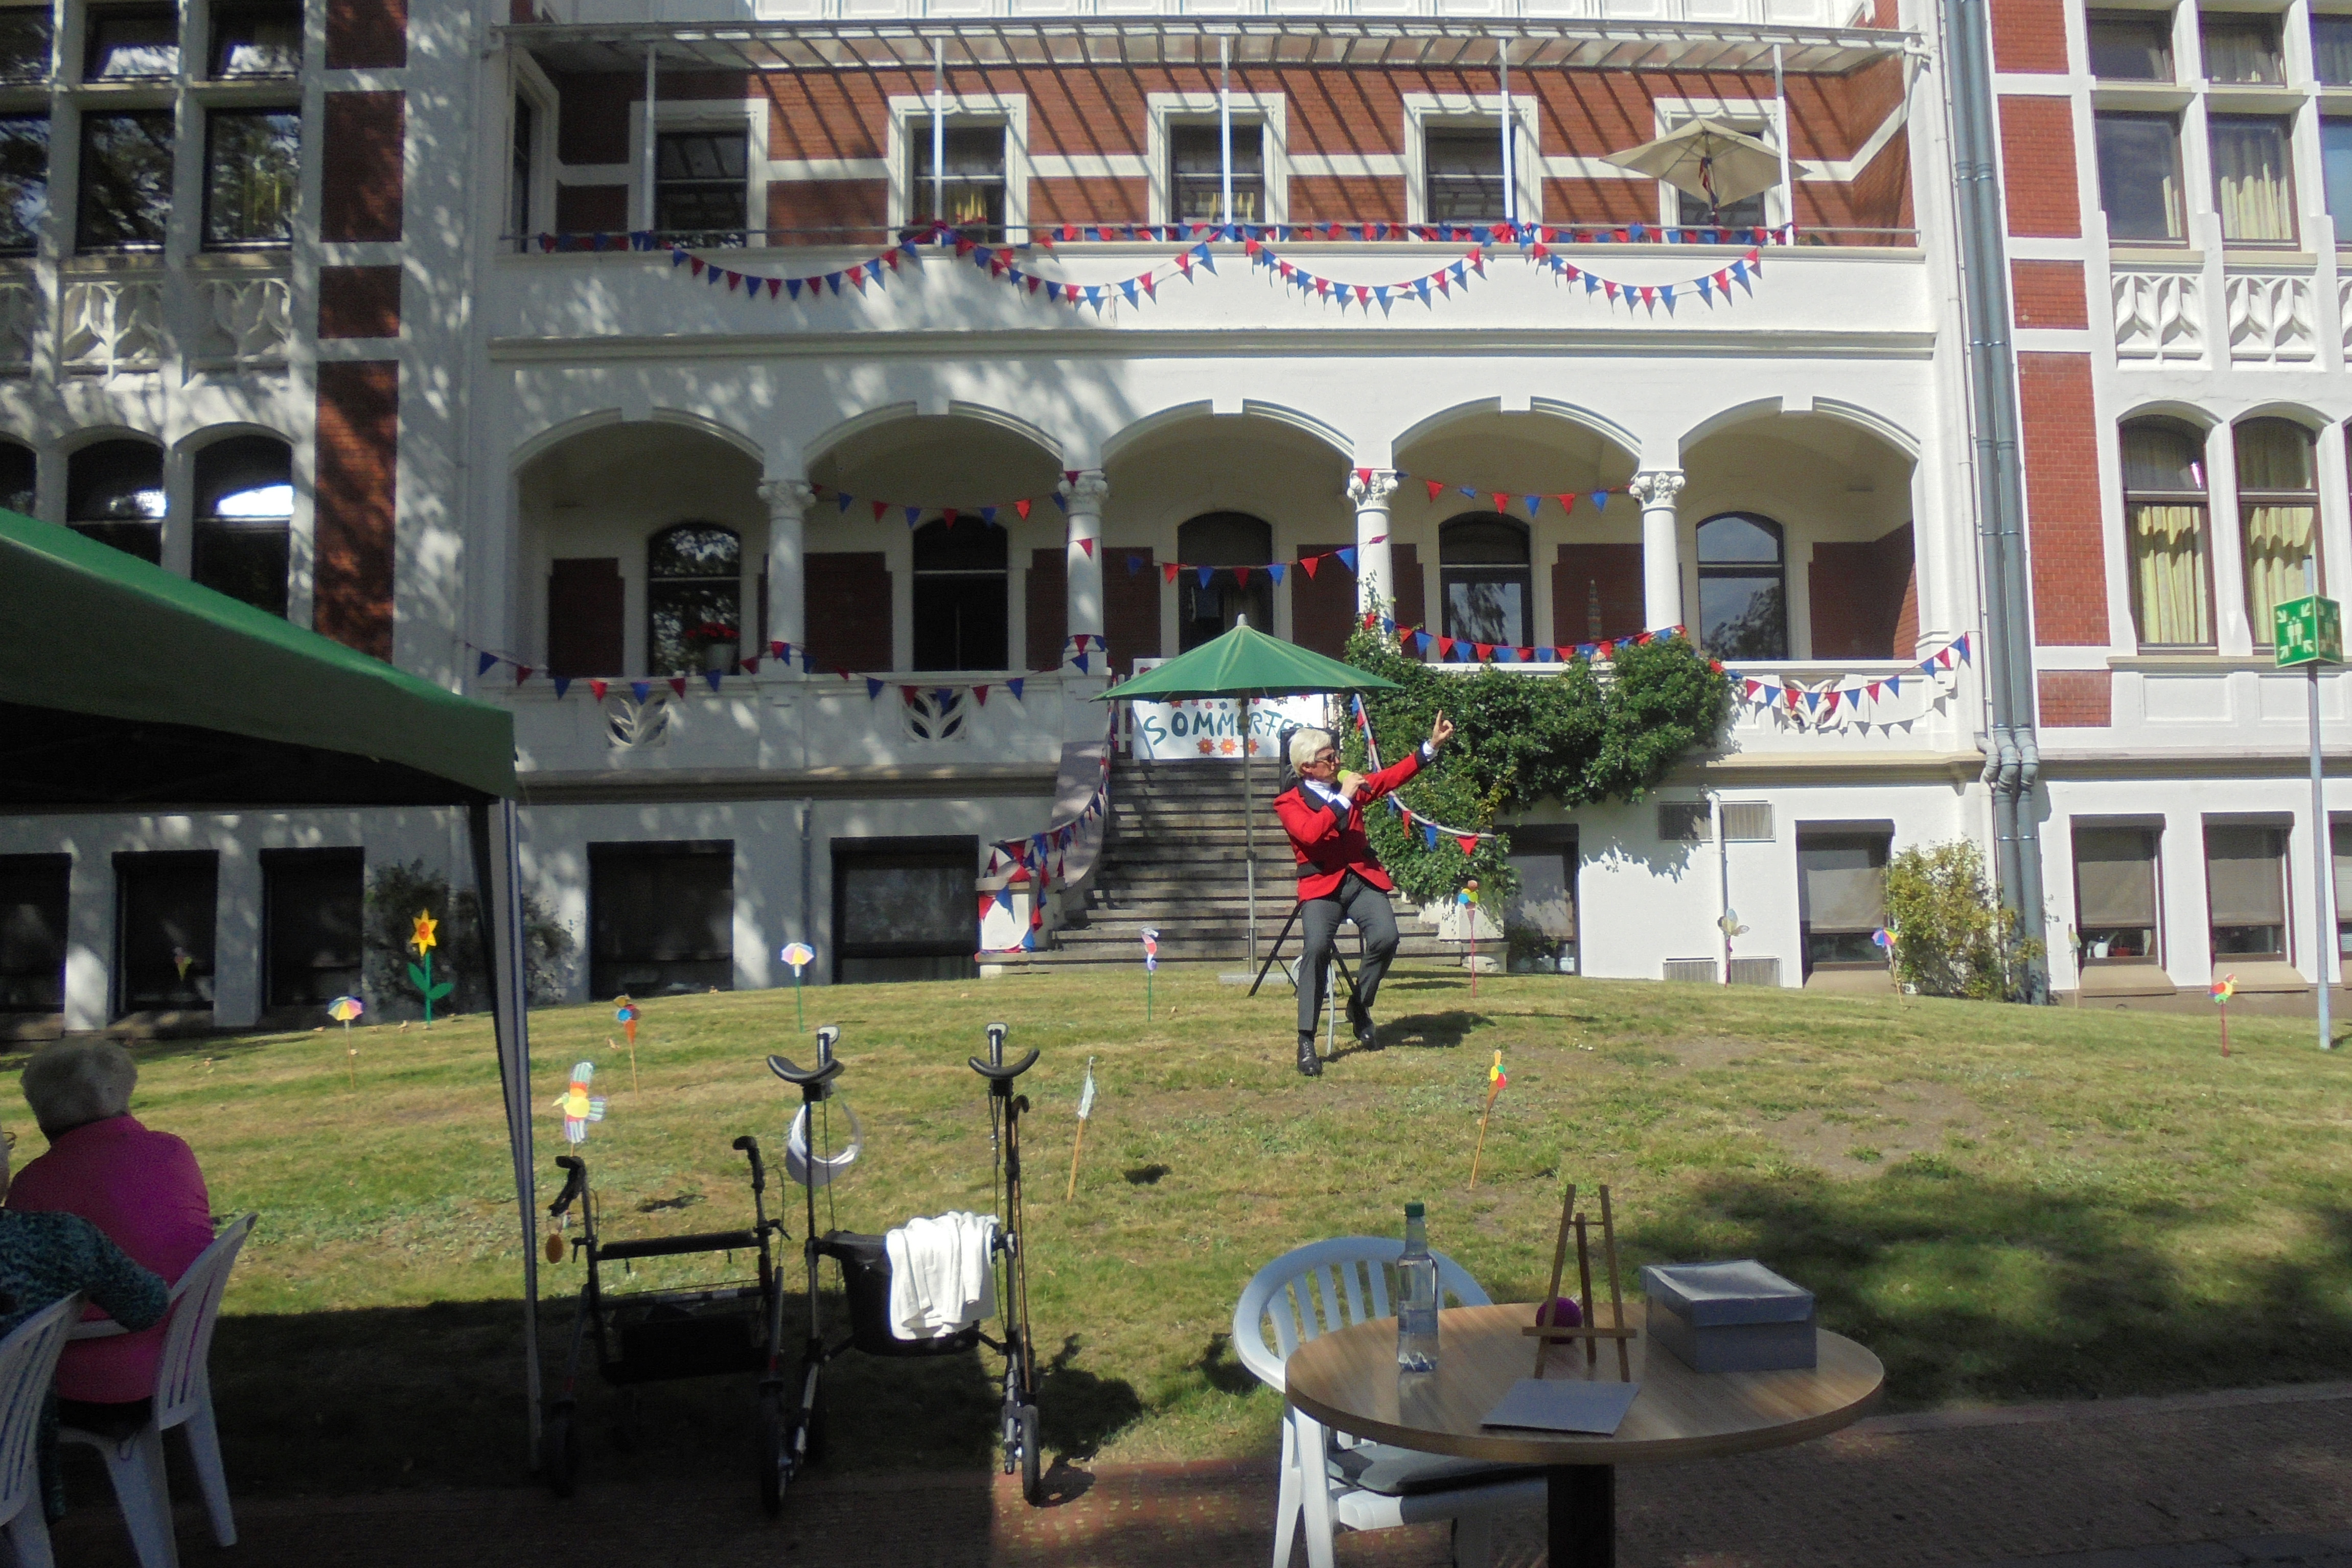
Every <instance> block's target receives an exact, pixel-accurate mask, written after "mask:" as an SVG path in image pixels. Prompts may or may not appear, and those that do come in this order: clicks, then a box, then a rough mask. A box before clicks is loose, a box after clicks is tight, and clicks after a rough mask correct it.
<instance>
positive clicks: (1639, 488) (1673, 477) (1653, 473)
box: [1626, 468, 1686, 510]
mask: <svg viewBox="0 0 2352 1568" xmlns="http://www.w3.org/2000/svg"><path fill="white" fill-rule="evenodd" d="M1685 482H1686V479H1685V475H1684V473H1683V471H1682V470H1681V469H1680V468H1645V469H1643V471H1642V472H1641V473H1638V474H1635V475H1634V476H1633V483H1632V484H1631V485H1629V486H1627V487H1626V488H1627V489H1630V490H1632V491H1633V499H1634V500H1638V501H1640V502H1641V503H1642V505H1643V508H1644V509H1645V510H1646V509H1647V508H1650V507H1654V506H1672V505H1674V504H1675V497H1676V496H1679V495H1681V494H1682V493H1683V486H1684V484H1685Z"/></svg>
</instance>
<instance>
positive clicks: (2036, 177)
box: [2000, 98, 2083, 239]
mask: <svg viewBox="0 0 2352 1568" xmlns="http://www.w3.org/2000/svg"><path fill="white" fill-rule="evenodd" d="M2000 167H2001V184H2002V187H2003V189H2004V190H2005V191H2006V193H2007V195H2008V197H2009V232H2010V233H2011V234H2018V235H2032V236H2037V237H2049V238H2057V239H2072V238H2074V237H2076V236H2078V235H2080V234H2081V233H2082V232H2083V213H2082V207H2081V199H2080V196H2079V195H2078V194H2077V192H2076V190H2075V186H2074V108H2073V106H2072V105H2071V104H2069V103H2068V102H2067V100H2064V99H2063V98H2004V99H2002V100H2000Z"/></svg>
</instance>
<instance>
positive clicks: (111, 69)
mask: <svg viewBox="0 0 2352 1568" xmlns="http://www.w3.org/2000/svg"><path fill="white" fill-rule="evenodd" d="M84 27H85V29H86V30H87V32H88V34H89V38H88V43H89V52H88V53H87V54H86V55H85V56H84V57H83V61H82V79H83V80H85V81H119V80H122V79H126V78H129V79H137V78H141V77H163V76H177V75H179V74H180V13H179V12H178V11H177V10H176V9H174V8H173V7H172V6H169V5H106V6H100V7H96V8H94V9H92V10H91V12H90V13H89V20H88V21H87V22H86V23H85V24H84Z"/></svg>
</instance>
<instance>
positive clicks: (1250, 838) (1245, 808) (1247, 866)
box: [1242, 696, 1257, 963]
mask: <svg viewBox="0 0 2352 1568" xmlns="http://www.w3.org/2000/svg"><path fill="white" fill-rule="evenodd" d="M1256 738H1257V737H1256V735H1255V733H1254V731H1252V729H1251V727H1250V700H1249V698H1248V697H1246V696H1244V697H1243V699H1242V876H1243V879H1244V886H1245V887H1246V888H1247V889H1249V961H1250V962H1251V963H1256V962H1257V795H1256V794H1255V790H1254V788H1253V786H1252V785H1251V783H1250V773H1251V771H1252V770H1251V767H1250V753H1251V752H1254V751H1255V749H1256V745H1255V742H1256Z"/></svg>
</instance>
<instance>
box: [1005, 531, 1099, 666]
mask: <svg viewBox="0 0 2352 1568" xmlns="http://www.w3.org/2000/svg"><path fill="white" fill-rule="evenodd" d="M1096 548H1097V549H1100V548H1101V546H1099V545H1097V546H1096ZM1068 552H1069V546H1067V545H1057V546H1055V548H1054V549H1052V550H1033V551H1031V552H1029V662H1028V664H1027V665H1026V666H1025V667H1024V668H1029V669H1059V668H1062V649H1063V647H1064V646H1065V645H1066V644H1067V643H1068V641H1069V640H1070V588H1069V583H1070V568H1069V563H1068V561H1067V560H1066V556H1067V554H1068Z"/></svg>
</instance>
